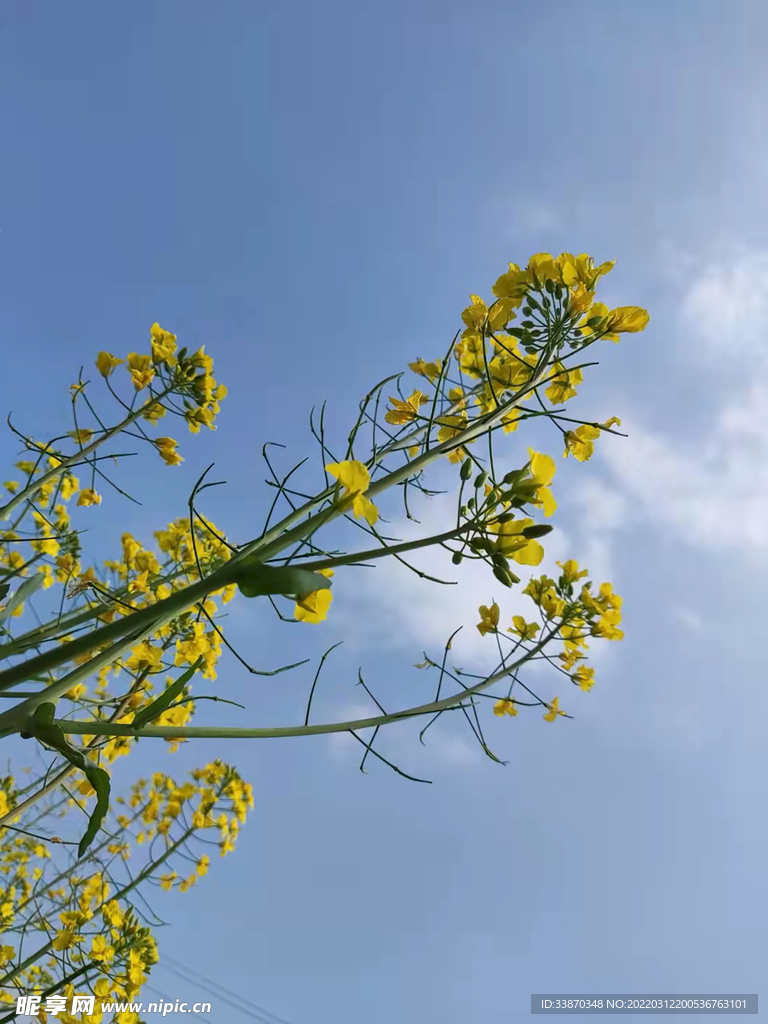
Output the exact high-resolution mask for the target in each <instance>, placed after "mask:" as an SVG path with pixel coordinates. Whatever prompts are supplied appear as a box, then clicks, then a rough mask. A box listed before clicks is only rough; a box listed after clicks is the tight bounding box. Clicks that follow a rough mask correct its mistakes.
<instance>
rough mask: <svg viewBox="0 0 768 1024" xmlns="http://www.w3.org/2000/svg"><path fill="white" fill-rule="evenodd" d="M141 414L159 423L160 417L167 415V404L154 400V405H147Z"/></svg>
mask: <svg viewBox="0 0 768 1024" xmlns="http://www.w3.org/2000/svg"><path fill="white" fill-rule="evenodd" d="M141 415H142V418H143V419H145V420H148V421H149V422H150V423H157V421H158V420H159V419H162V418H163V416H165V406H164V405H163V404H162V403H161V402H153V403H152V405H148V406H147V408H146V409H145V410H144V412H142V414H141Z"/></svg>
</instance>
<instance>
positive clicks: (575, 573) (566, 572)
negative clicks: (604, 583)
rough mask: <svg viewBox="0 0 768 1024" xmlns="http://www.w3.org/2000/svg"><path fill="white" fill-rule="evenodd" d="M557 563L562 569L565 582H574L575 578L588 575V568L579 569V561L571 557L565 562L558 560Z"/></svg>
mask: <svg viewBox="0 0 768 1024" xmlns="http://www.w3.org/2000/svg"><path fill="white" fill-rule="evenodd" d="M557 564H558V565H559V566H560V568H561V569H562V570H563V576H564V578H565V581H566V583H575V582H576V580H580V579H583V578H584V577H585V576H588V575H589V570H588V569H579V563H578V562H577V561H575V559H573V558H569V559H568V561H567V562H558V563H557Z"/></svg>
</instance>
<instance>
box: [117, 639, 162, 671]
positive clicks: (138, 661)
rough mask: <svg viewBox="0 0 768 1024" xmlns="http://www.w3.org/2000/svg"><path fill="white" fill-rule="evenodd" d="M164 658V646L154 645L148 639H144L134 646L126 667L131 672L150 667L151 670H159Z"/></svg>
mask: <svg viewBox="0 0 768 1024" xmlns="http://www.w3.org/2000/svg"><path fill="white" fill-rule="evenodd" d="M162 660H163V649H162V647H153V646H152V644H151V643H149V641H148V640H142V641H141V643H140V644H138V645H137V646H136V647H134V648H133V650H132V651H131V657H130V658H128V660H127V661H126V663H125V667H126V668H127V669H129V670H130V671H131V672H141V671H143V670H144V669H148V670H149V671H150V672H152V671H158V670H159V669H160V668H161V662H162Z"/></svg>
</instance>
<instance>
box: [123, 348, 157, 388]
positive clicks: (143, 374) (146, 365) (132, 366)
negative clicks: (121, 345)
mask: <svg viewBox="0 0 768 1024" xmlns="http://www.w3.org/2000/svg"><path fill="white" fill-rule="evenodd" d="M127 363H128V369H129V370H130V371H131V380H132V381H133V386H134V387H135V388H136V390H137V391H141V390H142V388H145V387H147V385H148V384H149V383H150V382H151V381H152V379H153V377H154V376H155V371H154V368H153V366H152V357H151V356H143V355H139V353H137V352H130V353H129V354H128V360H127Z"/></svg>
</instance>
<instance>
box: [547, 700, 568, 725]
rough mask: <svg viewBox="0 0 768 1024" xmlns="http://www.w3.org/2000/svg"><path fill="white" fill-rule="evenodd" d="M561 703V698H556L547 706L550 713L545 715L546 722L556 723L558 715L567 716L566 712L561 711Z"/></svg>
mask: <svg viewBox="0 0 768 1024" xmlns="http://www.w3.org/2000/svg"><path fill="white" fill-rule="evenodd" d="M559 702H560V698H559V697H554V698H553V699H552V700H551V701H550V702H549V704H547V707H548V708H549V711H547V713H546V714H545V715H544V721H545V722H554V720H555V719H556V718H557V716H558V715H564V714H565V712H564V711H561V710H560V703H559Z"/></svg>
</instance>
